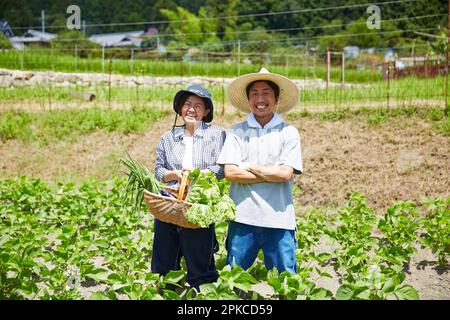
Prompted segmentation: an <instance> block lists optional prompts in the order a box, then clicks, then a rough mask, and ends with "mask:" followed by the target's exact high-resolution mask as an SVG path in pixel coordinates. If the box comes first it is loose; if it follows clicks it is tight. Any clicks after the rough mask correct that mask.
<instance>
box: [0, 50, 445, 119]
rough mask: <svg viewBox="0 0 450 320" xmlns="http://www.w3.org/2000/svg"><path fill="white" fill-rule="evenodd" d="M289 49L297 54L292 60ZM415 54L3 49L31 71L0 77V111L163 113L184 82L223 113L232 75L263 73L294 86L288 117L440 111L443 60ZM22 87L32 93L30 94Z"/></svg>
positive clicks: (2, 58) (439, 55)
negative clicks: (295, 113) (344, 111)
mask: <svg viewBox="0 0 450 320" xmlns="http://www.w3.org/2000/svg"><path fill="white" fill-rule="evenodd" d="M293 49H295V50H296V51H297V53H292V51H294V50H293ZM417 49H418V48H417V47H416V48H414V47H399V48H395V51H394V52H389V48H376V49H369V50H357V51H353V52H349V51H346V52H344V51H342V52H332V51H329V50H317V49H316V48H308V47H307V45H305V46H298V47H296V48H290V51H291V52H290V53H283V52H267V51H266V50H265V49H264V46H263V44H262V43H259V44H258V43H253V44H251V45H247V46H239V45H238V46H236V48H232V50H230V51H228V52H223V51H206V50H199V49H195V48H178V49H177V50H170V49H167V50H164V51H162V50H150V49H142V48H101V49H96V48H78V47H75V48H74V49H73V50H72V49H71V50H67V49H56V48H42V47H39V48H27V49H26V50H23V51H16V50H9V51H7V50H4V51H1V52H0V68H6V69H10V70H32V72H33V76H32V77H30V79H22V78H20V77H18V76H17V74H13V73H12V72H11V73H8V71H3V72H0V88H1V89H0V96H1V97H2V99H1V102H0V105H1V106H2V109H11V108H17V107H20V105H24V106H26V105H30V104H31V105H33V104H34V105H35V106H38V108H39V109H52V108H56V107H61V108H64V107H67V106H69V105H76V106H78V107H81V106H82V105H83V106H89V105H94V106H100V107H104V106H108V107H111V106H113V107H114V106H116V107H123V106H128V107H135V106H144V105H150V106H152V105H159V106H166V107H167V106H169V107H170V103H171V101H172V99H173V95H174V94H175V93H176V91H177V90H179V89H180V88H183V87H185V86H186V85H187V84H188V83H189V82H200V83H202V84H204V85H205V86H207V87H208V88H210V89H211V91H212V92H213V94H214V96H215V99H216V101H217V104H218V105H219V106H220V108H219V110H220V111H221V113H222V114H224V113H225V112H228V110H232V109H230V106H229V105H228V101H227V97H226V87H227V84H228V83H229V82H230V81H231V80H232V79H233V78H234V77H236V76H239V75H242V74H246V73H250V72H258V71H259V69H260V68H261V67H265V68H267V69H269V70H270V71H271V72H275V73H278V74H281V75H284V76H286V77H289V78H290V79H293V80H294V81H295V82H296V84H297V85H298V86H299V87H300V89H301V97H300V101H299V104H298V106H297V109H296V110H301V111H329V110H336V109H339V108H350V109H353V108H361V107H369V108H370V107H386V108H391V107H398V106H437V107H445V106H446V105H447V82H446V81H445V80H446V72H445V68H446V64H445V55H444V53H443V52H434V53H432V54H430V53H427V52H425V53H423V52H422V53H419V52H420V51H419V50H417ZM43 70H44V71H43ZM65 73H67V74H65ZM74 73H75V74H76V76H74V75H73V74H74ZM70 74H72V75H70ZM94 74H96V75H95V76H94ZM33 78H34V79H33ZM174 79H175V80H174ZM28 85H33V86H34V88H33V89H32V90H30V89H29V88H28ZM80 100H81V102H80ZM83 100H84V101H83ZM27 102H29V103H27Z"/></svg>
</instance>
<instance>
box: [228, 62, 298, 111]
mask: <svg viewBox="0 0 450 320" xmlns="http://www.w3.org/2000/svg"><path fill="white" fill-rule="evenodd" d="M257 80H269V81H272V82H273V83H275V84H276V85H277V86H278V88H279V89H280V96H279V97H278V110H277V112H278V113H285V112H287V111H289V110H291V109H292V108H293V107H294V106H295V105H296V104H297V102H298V99H299V96H300V90H299V89H298V88H297V86H296V85H295V84H294V82H292V81H291V80H289V79H288V78H286V77H283V76H281V75H279V74H276V73H271V72H269V71H268V70H267V69H265V68H261V70H260V71H259V72H258V73H249V74H246V75H243V76H240V77H238V78H236V79H235V80H233V81H232V82H231V83H230V85H229V86H228V100H229V101H230V103H231V104H232V105H233V106H234V107H235V108H238V109H239V110H241V111H243V112H246V113H247V112H249V111H250V110H251V109H250V104H249V102H248V97H247V92H246V89H247V86H248V85H249V84H250V83H252V82H253V81H257Z"/></svg>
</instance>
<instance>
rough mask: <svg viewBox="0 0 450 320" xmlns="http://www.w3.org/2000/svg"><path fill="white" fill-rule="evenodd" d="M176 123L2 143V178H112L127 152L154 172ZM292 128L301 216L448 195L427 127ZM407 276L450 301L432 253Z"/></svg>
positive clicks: (449, 172) (311, 124) (448, 145)
mask: <svg viewBox="0 0 450 320" xmlns="http://www.w3.org/2000/svg"><path fill="white" fill-rule="evenodd" d="M242 120H244V116H243V114H229V115H226V116H224V117H220V116H217V117H216V120H215V123H217V124H219V125H222V126H224V127H225V128H229V127H230V126H231V124H233V123H236V122H238V121H242ZM172 121H173V117H172V116H169V117H166V118H164V119H162V120H161V121H159V122H158V123H156V124H155V125H154V126H153V127H152V128H151V129H150V130H148V131H147V132H145V133H143V134H129V135H119V134H115V133H113V134H107V133H104V132H96V133H93V134H90V135H88V136H84V137H80V138H79V139H78V140H77V141H76V142H74V143H68V142H58V143H56V144H52V145H49V146H44V147H43V146H39V145H38V144H26V143H23V142H20V141H17V140H12V141H8V142H6V143H0V178H10V177H14V176H20V175H28V176H33V177H38V178H43V179H45V180H49V181H51V180H54V179H70V180H72V181H81V180H84V179H86V178H96V179H110V178H111V177H113V176H114V175H117V174H118V173H119V170H120V168H119V167H118V165H117V163H118V162H117V160H118V159H119V158H120V157H122V156H123V155H124V151H125V150H128V152H129V153H130V154H131V156H132V157H134V158H135V159H139V160H142V161H144V162H145V163H146V164H147V165H148V166H149V167H150V168H153V164H154V159H155V152H154V150H155V147H156V145H157V143H158V141H159V138H160V136H161V135H162V134H163V133H164V132H165V131H167V130H169V128H170V127H171V125H172ZM288 122H290V123H291V124H293V125H294V126H296V127H297V128H298V129H299V132H300V134H301V138H302V159H303V166H304V173H303V174H302V175H301V176H299V177H297V178H296V181H295V182H296V186H297V187H298V188H299V189H300V192H298V193H297V195H296V200H297V203H298V204H297V210H298V212H299V213H300V215H301V212H303V211H304V210H305V209H306V208H307V207H310V206H314V207H322V208H336V207H341V206H344V205H345V203H346V200H347V198H348V195H349V194H350V193H351V192H352V191H358V192H360V193H362V194H364V195H365V196H366V198H367V203H368V205H369V206H371V207H372V208H374V209H376V210H377V213H378V214H383V213H384V210H385V209H386V208H387V207H389V206H390V205H391V204H392V202H393V201H396V200H412V201H415V202H420V201H421V199H422V198H423V197H435V196H443V197H448V196H450V188H449V186H450V159H449V157H450V139H449V137H448V136H445V135H442V134H439V133H436V131H435V130H433V128H432V124H431V123H430V122H427V121H425V120H422V119H419V118H415V117H412V118H404V119H401V120H399V119H396V120H388V121H386V122H384V123H381V124H378V125H376V126H372V125H370V124H369V123H368V121H367V117H364V116H355V117H352V118H350V119H344V120H339V121H323V120H318V119H315V118H313V117H306V118H301V119H298V120H295V121H288ZM328 271H330V270H328ZM408 272H409V273H407V282H408V283H410V284H412V285H413V286H414V287H415V288H416V289H417V290H418V292H419V295H420V297H421V299H448V300H450V273H449V266H448V265H447V266H444V267H437V258H436V257H435V256H434V255H433V254H432V253H431V252H430V251H429V250H427V249H421V248H418V251H417V253H416V254H415V255H414V256H413V257H412V261H411V264H410V268H409V270H408ZM325 281H328V282H326V283H321V284H320V285H322V286H324V287H329V288H330V289H332V291H333V292H335V290H336V288H337V286H338V285H339V284H338V283H337V282H336V279H335V278H334V279H330V280H327V279H325ZM266 289H267V288H266ZM262 290H265V289H264V288H263V289H262Z"/></svg>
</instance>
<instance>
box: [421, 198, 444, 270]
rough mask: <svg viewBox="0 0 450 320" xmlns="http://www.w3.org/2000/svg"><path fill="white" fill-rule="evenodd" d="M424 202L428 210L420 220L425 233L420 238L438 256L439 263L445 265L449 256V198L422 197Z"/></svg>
mask: <svg viewBox="0 0 450 320" xmlns="http://www.w3.org/2000/svg"><path fill="white" fill-rule="evenodd" d="M424 203H425V205H426V206H427V207H428V212H427V215H426V217H425V219H423V222H422V226H423V229H424V232H425V234H424V235H423V236H422V237H421V238H420V240H421V242H422V244H423V245H425V246H427V247H429V248H431V250H432V251H433V253H434V254H436V255H437V256H438V261H439V264H441V265H445V264H447V263H448V261H447V259H448V257H449V256H450V198H447V199H446V200H445V199H443V198H439V197H438V198H435V199H424Z"/></svg>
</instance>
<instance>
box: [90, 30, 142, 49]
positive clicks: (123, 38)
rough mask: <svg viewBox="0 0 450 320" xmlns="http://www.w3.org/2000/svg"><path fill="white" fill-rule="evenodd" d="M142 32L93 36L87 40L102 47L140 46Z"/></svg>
mask: <svg viewBox="0 0 450 320" xmlns="http://www.w3.org/2000/svg"><path fill="white" fill-rule="evenodd" d="M143 34H144V31H129V32H117V33H103V34H93V35H92V36H90V37H89V39H90V40H91V41H93V42H95V43H98V44H99V45H101V46H104V47H125V46H140V44H141V41H142V40H141V39H140V36H142V35H143Z"/></svg>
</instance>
